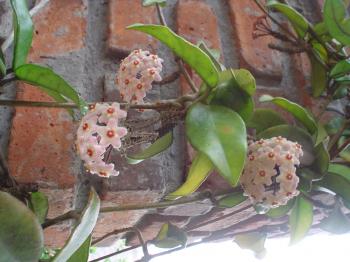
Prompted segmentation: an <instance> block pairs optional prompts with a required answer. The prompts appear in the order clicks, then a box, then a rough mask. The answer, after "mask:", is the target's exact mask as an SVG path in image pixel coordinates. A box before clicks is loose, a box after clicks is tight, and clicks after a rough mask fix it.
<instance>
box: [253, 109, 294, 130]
mask: <svg viewBox="0 0 350 262" xmlns="http://www.w3.org/2000/svg"><path fill="white" fill-rule="evenodd" d="M284 124H287V122H286V121H285V120H284V119H283V118H282V117H281V116H280V115H279V114H278V113H277V112H276V111H274V110H272V109H266V108H258V109H255V111H254V113H253V116H252V117H251V118H250V120H249V121H248V123H247V127H249V128H254V129H255V130H256V133H257V134H259V133H260V132H262V131H264V130H266V129H268V128H270V127H273V126H278V125H284Z"/></svg>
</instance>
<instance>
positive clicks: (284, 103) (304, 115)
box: [260, 95, 317, 134]
mask: <svg viewBox="0 0 350 262" xmlns="http://www.w3.org/2000/svg"><path fill="white" fill-rule="evenodd" d="M260 102H272V103H274V104H275V105H278V106H279V107H281V108H283V109H284V110H286V111H287V112H289V113H291V114H292V115H293V116H294V117H295V118H296V119H297V120H299V121H300V123H302V124H303V125H304V126H305V127H306V129H307V130H308V131H309V132H310V134H315V133H316V132H317V123H316V121H315V119H314V118H313V116H312V115H311V114H310V113H309V112H308V111H307V110H306V109H305V108H303V107H302V106H300V105H298V104H296V103H294V102H291V101H289V100H287V99H285V98H283V97H272V96H270V95H263V96H261V97H260Z"/></svg>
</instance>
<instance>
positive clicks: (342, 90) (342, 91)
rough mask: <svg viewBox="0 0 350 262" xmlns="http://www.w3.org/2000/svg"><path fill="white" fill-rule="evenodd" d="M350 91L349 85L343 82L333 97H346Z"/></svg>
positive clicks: (335, 98)
mask: <svg viewBox="0 0 350 262" xmlns="http://www.w3.org/2000/svg"><path fill="white" fill-rule="evenodd" d="M348 93H349V86H348V85H347V84H341V85H340V87H338V88H337V89H336V91H335V92H334V95H333V99H334V100H337V99H342V98H344V97H346V96H347V95H348Z"/></svg>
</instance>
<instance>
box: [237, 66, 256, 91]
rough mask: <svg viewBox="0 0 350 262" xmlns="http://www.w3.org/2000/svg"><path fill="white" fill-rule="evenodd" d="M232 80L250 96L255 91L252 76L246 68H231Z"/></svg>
mask: <svg viewBox="0 0 350 262" xmlns="http://www.w3.org/2000/svg"><path fill="white" fill-rule="evenodd" d="M231 73H232V75H233V80H234V81H235V84H236V86H237V87H238V88H240V89H242V91H244V92H246V93H247V94H248V95H250V96H252V95H254V94H255V91H256V82H255V78H254V76H253V75H252V74H251V73H250V72H249V71H248V70H246V69H231Z"/></svg>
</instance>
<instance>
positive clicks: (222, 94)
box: [209, 70, 254, 121]
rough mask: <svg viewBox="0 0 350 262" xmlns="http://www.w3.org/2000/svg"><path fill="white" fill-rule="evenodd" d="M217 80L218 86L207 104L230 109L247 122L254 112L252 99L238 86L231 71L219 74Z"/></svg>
mask: <svg viewBox="0 0 350 262" xmlns="http://www.w3.org/2000/svg"><path fill="white" fill-rule="evenodd" d="M219 78H220V81H219V84H218V86H217V87H216V88H215V90H214V91H213V92H212V93H211V95H210V97H209V103H210V104H213V105H222V106H226V107H228V108H231V109H232V110H233V111H235V112H237V113H238V114H239V115H240V116H241V117H242V119H243V120H244V121H248V120H249V119H250V118H251V116H252V114H253V111H254V101H253V98H252V97H251V96H250V95H248V94H247V93H246V92H245V91H243V90H242V89H241V88H240V87H239V86H238V83H237V81H236V79H235V78H234V76H233V74H232V71H231V70H225V71H223V72H220V74H219Z"/></svg>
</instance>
